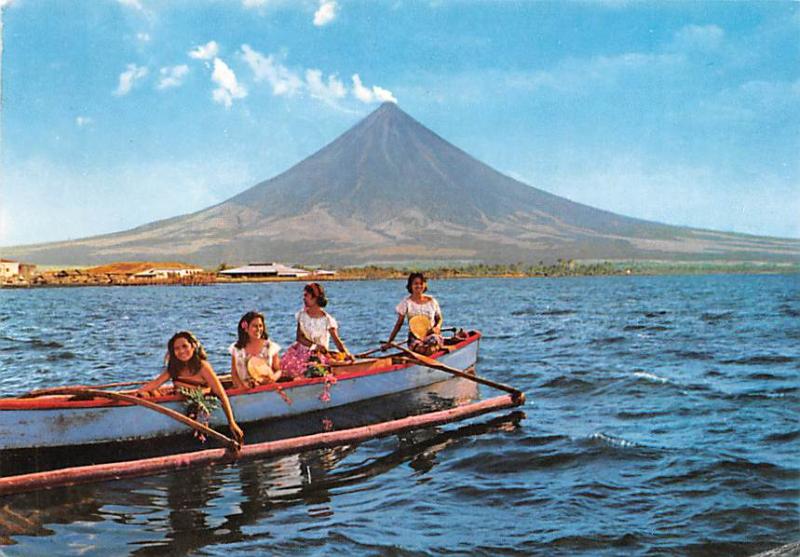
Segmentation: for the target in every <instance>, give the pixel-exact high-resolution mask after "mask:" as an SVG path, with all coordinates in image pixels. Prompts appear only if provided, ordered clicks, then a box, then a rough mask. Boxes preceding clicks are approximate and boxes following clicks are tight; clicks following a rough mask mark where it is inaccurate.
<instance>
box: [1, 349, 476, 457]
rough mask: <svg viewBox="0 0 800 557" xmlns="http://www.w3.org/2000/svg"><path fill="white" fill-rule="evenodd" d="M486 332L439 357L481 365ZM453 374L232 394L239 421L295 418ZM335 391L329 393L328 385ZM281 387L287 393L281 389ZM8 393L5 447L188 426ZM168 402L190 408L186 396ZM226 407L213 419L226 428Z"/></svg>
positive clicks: (106, 407) (385, 373) (385, 376)
mask: <svg viewBox="0 0 800 557" xmlns="http://www.w3.org/2000/svg"><path fill="white" fill-rule="evenodd" d="M479 338H480V335H479V334H475V335H474V336H473V337H470V339H468V340H467V341H464V342H462V343H461V344H459V345H458V346H457V347H455V349H454V350H453V351H452V352H450V353H447V354H443V355H442V356H441V357H440V358H438V361H439V362H441V363H443V364H447V365H449V366H451V367H454V368H458V369H467V368H470V367H472V366H474V365H475V363H476V361H477V357H478V344H479V342H478V341H479ZM451 377H452V375H450V374H449V373H446V372H442V371H437V370H433V369H431V368H428V367H424V366H420V365H408V366H392V367H391V368H388V369H386V370H378V371H370V372H361V373H345V374H343V375H341V376H337V380H336V381H335V383H330V384H328V385H327V386H326V382H325V380H324V379H321V378H320V379H313V380H299V381H294V382H291V383H279V384H278V385H269V386H264V387H259V388H256V389H254V390H252V391H247V392H241V393H236V392H232V393H230V394H229V398H230V401H231V406H232V408H233V412H234V415H235V417H236V420H237V422H239V423H240V424H247V423H250V422H256V421H261V420H269V419H276V418H287V417H291V416H296V415H299V414H305V413H308V412H314V411H318V410H324V409H326V408H331V407H336V406H342V405H345V404H351V403H354V402H359V401H363V400H367V399H372V398H377V397H381V396H386V395H390V394H394V393H399V392H403V391H407V390H411V389H416V388H419V387H424V386H427V385H431V384H434V383H437V382H440V381H445V380H447V379H450V378H451ZM326 390H327V394H328V395H329V397H330V398H327V397H326V396H325V391H326ZM281 391H282V392H283V394H284V395H285V398H284V396H281ZM54 398H55V397H47V399H43V398H40V399H6V400H0V450H10V449H28V448H42V447H63V446H79V445H93V444H102V443H112V442H119V441H127V440H146V439H156V438H162V437H169V436H174V435H179V434H183V433H186V431H187V428H186V426H185V425H183V424H180V423H178V422H177V421H175V420H173V419H171V418H169V417H167V416H164V415H162V414H159V413H157V412H154V411H152V410H149V409H147V408H143V407H141V406H129V405H125V404H121V403H111V402H108V401H103V400H98V399H95V400H90V401H75V400H68V399H67V398H66V397H62V398H60V399H58V401H57V402H53V399H54ZM171 398H172V399H173V400H171V401H165V402H163V405H164V406H166V407H168V408H171V409H173V410H176V411H178V412H181V413H182V412H183V408H184V406H183V402H182V401H181V400H174V399H175V397H171ZM226 424H227V421H226V420H225V416H224V415H223V413H222V410H221V409H220V410H217V411H216V412H214V415H213V416H212V418H211V425H212V426H217V427H220V428H222V430H223V431H225V426H226Z"/></svg>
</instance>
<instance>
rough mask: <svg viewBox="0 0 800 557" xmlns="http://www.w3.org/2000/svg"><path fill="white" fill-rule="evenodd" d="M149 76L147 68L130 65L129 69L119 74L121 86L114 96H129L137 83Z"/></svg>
mask: <svg viewBox="0 0 800 557" xmlns="http://www.w3.org/2000/svg"><path fill="white" fill-rule="evenodd" d="M146 75H147V68H145V67H143V66H137V65H136V64H128V69H127V70H125V71H124V72H122V73H121V74H119V85H118V86H117V90H116V91H114V94H115V95H117V96H118V97H122V96H124V95H127V94H128V93H130V92H131V89H133V86H134V85H135V84H136V82H137V81H139V80H140V79H142V78H143V77H145V76H146Z"/></svg>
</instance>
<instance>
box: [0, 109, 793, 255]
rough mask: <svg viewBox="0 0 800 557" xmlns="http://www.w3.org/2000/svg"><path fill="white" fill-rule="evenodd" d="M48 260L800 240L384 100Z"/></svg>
mask: <svg viewBox="0 0 800 557" xmlns="http://www.w3.org/2000/svg"><path fill="white" fill-rule="evenodd" d="M3 255H4V256H13V257H19V258H25V259H26V260H30V261H33V262H36V263H40V264H79V263H83V264H97V263H104V262H108V261H113V260H137V259H144V260H151V261H152V260H160V259H166V260H175V259H180V260H183V261H187V262H192V263H197V264H201V265H205V266H209V267H210V266H215V265H217V264H219V263H220V262H222V261H224V262H227V263H243V262H247V261H256V260H282V261H303V262H306V263H327V264H340V265H341V264H359V263H370V262H373V263H402V262H405V261H410V260H413V261H422V260H431V261H437V262H444V261H482V262H487V263H500V262H516V261H522V262H536V261H539V260H554V259H556V258H561V259H595V260H596V259H606V260H610V259H657V260H685V261H711V260H714V261H721V260H727V261H771V262H783V261H785V262H797V261H800V241H798V240H782V239H776V238H765V237H757V236H749V235H744V234H733V233H723V232H714V231H709V230H700V229H693V228H685V227H677V226H669V225H664V224H659V223H654V222H648V221H643V220H638V219H633V218H629V217H624V216H621V215H617V214H614V213H610V212H607V211H602V210H599V209H594V208H592V207H589V206H586V205H582V204H579V203H575V202H572V201H569V200H567V199H564V198H561V197H558V196H555V195H552V194H550V193H547V192H545V191H542V190H539V189H536V188H533V187H530V186H528V185H526V184H523V183H521V182H519V181H517V180H514V179H512V178H510V177H508V176H505V175H503V174H501V173H500V172H497V171H496V170H494V169H492V168H491V167H489V166H487V165H486V164H483V163H482V162H480V161H478V160H476V159H475V158H473V157H472V156H470V155H469V154H467V153H465V152H464V151H462V150H461V149H459V148H457V147H455V146H453V145H452V144H450V143H448V142H447V141H445V140H444V139H442V138H441V137H439V136H438V135H436V134H435V133H434V132H432V131H431V130H429V129H427V128H426V127H425V126H423V125H422V124H420V123H419V122H417V121H416V120H414V119H413V118H411V117H410V116H409V115H408V114H406V113H405V112H403V111H402V110H401V109H400V108H398V107H397V106H396V105H395V104H392V103H385V104H383V105H381V106H380V107H379V108H378V109H377V110H375V111H374V112H373V113H372V114H370V115H369V116H367V117H366V118H365V119H363V120H362V121H361V122H359V123H358V124H357V125H356V126H354V127H353V128H351V129H350V130H349V131H347V132H345V133H344V134H343V135H341V136H339V137H338V138H337V139H336V140H334V141H333V142H332V143H330V144H329V145H327V146H326V147H324V148H322V149H321V150H319V151H317V152H316V153H314V154H313V155H311V156H310V157H308V158H307V159H305V160H303V161H302V162H300V163H298V164H296V165H295V166H293V167H292V168H290V169H289V170H287V171H285V172H283V173H282V174H280V175H278V176H276V177H274V178H271V179H269V180H266V181H264V182H261V183H259V184H257V185H255V186H253V187H252V188H250V189H248V190H246V191H244V192H242V193H240V194H238V195H236V196H234V197H232V198H230V199H228V200H227V201H224V202H223V203H220V204H219V205H216V206H213V207H210V208H208V209H204V210H201V211H198V212H196V213H192V214H189V215H182V216H177V217H174V218H171V219H166V220H162V221H157V222H153V223H150V224H147V225H143V226H140V227H137V228H134V229H132V230H128V231H125V232H118V233H115V234H107V235H103V236H95V237H91V238H85V239H80V240H75V241H69V242H54V243H48V244H39V245H31V246H20V247H16V248H9V249H4V250H3Z"/></svg>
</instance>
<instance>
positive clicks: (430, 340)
mask: <svg viewBox="0 0 800 557" xmlns="http://www.w3.org/2000/svg"><path fill="white" fill-rule="evenodd" d="M406 290H408V294H409V295H408V296H406V297H405V298H403V300H402V301H401V302H400V303H399V304H397V307H396V308H395V312H396V313H397V321H396V322H395V324H394V328H393V329H392V333H391V334H390V335H389V340H388V341H387V342H386V343H385V344H384V345H383V347H382V348H383V349H384V350H387V349H388V348H389V347H390V343H391V342H392V341H394V338H395V337H396V336H397V333H399V332H400V328H401V327H402V326H403V321H405V320H406V318H408V347H409V348H410V349H411V350H413V351H414V352H417V353H418V354H424V355H426V356H427V355H430V354H433V353H434V352H436V351H437V350H439V349H440V348H441V347H442V346H443V345H444V339H443V338H442V321H443V319H442V310H441V309H440V308H439V302H437V301H436V298H434V297H433V296H428V295H426V294H425V292H426V291H427V290H428V280H427V279H426V278H425V275H423V274H422V273H411V274H410V275H408V281H406Z"/></svg>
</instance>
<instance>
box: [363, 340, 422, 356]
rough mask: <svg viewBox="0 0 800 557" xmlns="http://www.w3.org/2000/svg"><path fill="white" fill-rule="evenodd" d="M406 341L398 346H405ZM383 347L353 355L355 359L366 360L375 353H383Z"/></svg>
mask: <svg viewBox="0 0 800 557" xmlns="http://www.w3.org/2000/svg"><path fill="white" fill-rule="evenodd" d="M407 342H408V341H404V342H401V343H400V344H406V343H407ZM383 351H384V350H383V346H378V347H377V348H373V349H372V350H367V351H366V352H361V353H360V354H353V356H354V357H356V358H366V357H367V356H371V355H372V354H375V353H376V352H383Z"/></svg>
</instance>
